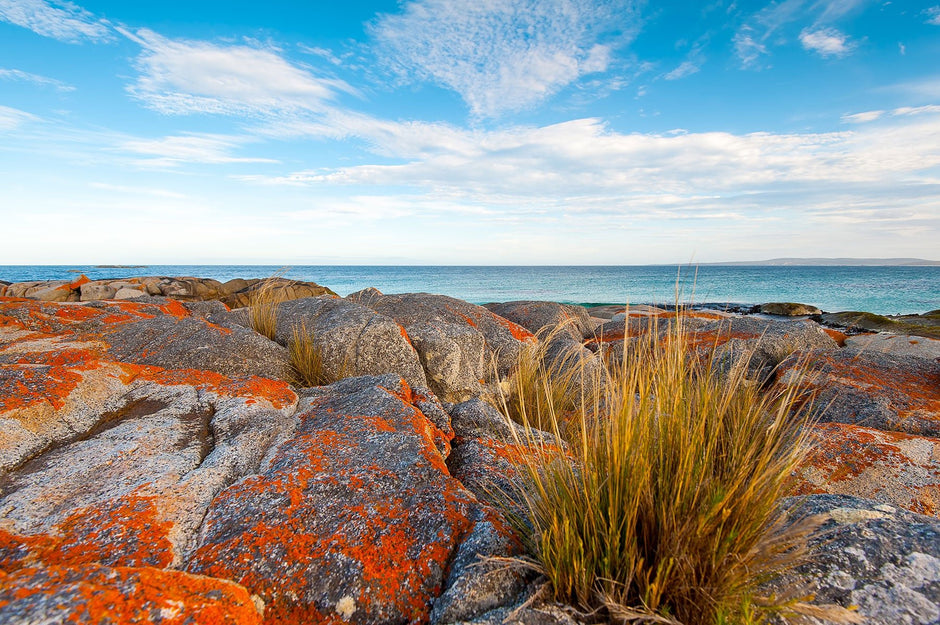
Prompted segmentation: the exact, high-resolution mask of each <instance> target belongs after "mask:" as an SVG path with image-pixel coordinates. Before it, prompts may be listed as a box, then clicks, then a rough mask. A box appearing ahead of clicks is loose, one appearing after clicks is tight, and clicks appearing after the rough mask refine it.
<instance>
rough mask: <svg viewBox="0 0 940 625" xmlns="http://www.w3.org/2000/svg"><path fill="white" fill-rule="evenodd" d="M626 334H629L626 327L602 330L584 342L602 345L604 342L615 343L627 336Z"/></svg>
mask: <svg viewBox="0 0 940 625" xmlns="http://www.w3.org/2000/svg"><path fill="white" fill-rule="evenodd" d="M626 334H627V330H626V327H620V328H613V329H607V330H600V331H599V332H598V333H597V334H596V335H595V336H593V337H591V338H589V339H588V340H586V341H585V342H584V343H585V345H600V344H602V343H614V342H616V341H622V340H624V338H626Z"/></svg>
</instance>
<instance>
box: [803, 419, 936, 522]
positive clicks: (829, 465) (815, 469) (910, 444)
mask: <svg viewBox="0 0 940 625" xmlns="http://www.w3.org/2000/svg"><path fill="white" fill-rule="evenodd" d="M812 441H813V442H812V445H813V451H812V453H811V454H810V456H809V458H807V460H806V462H804V463H803V465H802V467H801V468H800V469H799V471H798V472H797V479H798V480H799V486H798V488H797V493H800V494H810V493H831V494H839V495H854V496H856V497H864V498H866V499H872V500H875V501H878V502H880V503H885V504H890V505H892V506H895V507H899V508H904V509H906V510H910V511H912V512H917V513H920V514H928V515H933V516H938V515H940V439H936V438H928V437H925V436H914V435H911V434H902V433H899V432H882V431H881V430H874V429H871V428H866V427H861V426H856V425H845V424H841V423H823V424H819V425H816V426H814V427H813V434H812Z"/></svg>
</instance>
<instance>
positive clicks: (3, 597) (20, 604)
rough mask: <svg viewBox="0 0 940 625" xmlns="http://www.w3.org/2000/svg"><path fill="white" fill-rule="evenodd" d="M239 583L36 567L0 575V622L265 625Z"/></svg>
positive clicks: (137, 570) (162, 573)
mask: <svg viewBox="0 0 940 625" xmlns="http://www.w3.org/2000/svg"><path fill="white" fill-rule="evenodd" d="M259 607H262V606H260V605H256V604H255V602H254V601H253V600H252V598H251V596H250V595H249V594H248V592H247V591H246V590H245V589H244V588H243V587H242V586H239V585H238V584H234V583H232V582H229V581H225V580H220V579H211V578H208V577H203V576H200V575H191V574H189V573H184V572H181V571H167V570H161V569H156V568H151V567H107V566H100V565H96V564H89V565H86V566H83V567H81V568H69V567H61V566H36V565H35V564H33V565H30V566H25V567H23V568H18V569H16V570H12V571H3V570H0V622H3V623H16V624H17V625H40V624H47V623H73V622H74V623H141V624H144V625H147V624H151V623H152V624H154V625H156V624H160V625H184V624H186V623H213V624H216V623H217V624H219V625H223V624H224V625H260V624H261V622H262V621H261V615H260V614H259V610H258V608H259Z"/></svg>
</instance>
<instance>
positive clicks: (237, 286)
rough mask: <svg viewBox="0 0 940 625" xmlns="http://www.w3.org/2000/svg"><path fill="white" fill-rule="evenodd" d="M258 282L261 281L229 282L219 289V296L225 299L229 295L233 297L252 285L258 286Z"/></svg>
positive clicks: (236, 280) (241, 280)
mask: <svg viewBox="0 0 940 625" xmlns="http://www.w3.org/2000/svg"><path fill="white" fill-rule="evenodd" d="M258 282H259V280H257V279H252V280H245V279H243V278H235V279H234V280H229V281H228V282H225V283H224V284H222V286H221V287H219V294H220V295H221V296H222V297H225V296H227V295H232V294H233V293H238V292H239V291H243V290H244V289H247V288H248V287H250V286H251V285H253V284H256V283H258Z"/></svg>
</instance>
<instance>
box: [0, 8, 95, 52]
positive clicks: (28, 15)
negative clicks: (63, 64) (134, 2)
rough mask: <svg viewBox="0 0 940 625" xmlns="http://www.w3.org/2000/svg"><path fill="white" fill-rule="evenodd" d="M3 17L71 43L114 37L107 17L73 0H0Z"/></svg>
mask: <svg viewBox="0 0 940 625" xmlns="http://www.w3.org/2000/svg"><path fill="white" fill-rule="evenodd" d="M0 20H3V21H5V22H9V23H11V24H16V25H17V26H22V27H23V28H28V29H30V30H31V31H33V32H34V33H36V34H38V35H42V36H43V37H52V38H53V39H58V40H60V41H66V42H69V43H77V42H79V41H81V40H83V39H87V40H90V41H108V40H110V39H112V38H113V37H112V34H111V29H110V28H109V26H108V22H107V21H105V20H101V19H98V18H96V17H95V16H94V15H92V14H91V13H89V12H88V11H86V10H85V9H83V8H81V7H79V6H77V5H75V4H72V3H71V2H59V1H56V0H52V1H49V2H47V1H45V0H0Z"/></svg>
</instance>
